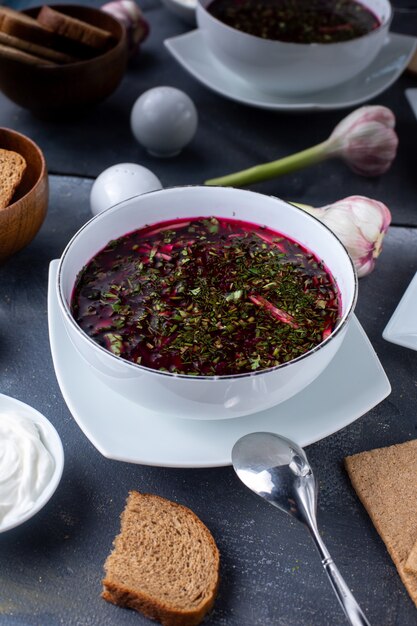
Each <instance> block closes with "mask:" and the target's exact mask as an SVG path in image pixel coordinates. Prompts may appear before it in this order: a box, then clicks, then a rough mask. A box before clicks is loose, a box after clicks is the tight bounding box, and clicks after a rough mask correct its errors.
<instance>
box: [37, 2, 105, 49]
mask: <svg viewBox="0 0 417 626" xmlns="http://www.w3.org/2000/svg"><path fill="white" fill-rule="evenodd" d="M36 19H37V21H38V22H39V24H41V26H44V27H45V28H47V29H48V30H50V31H52V32H54V33H57V34H58V35H61V36H62V37H68V38H69V39H71V40H75V41H77V42H79V43H81V44H82V45H85V46H89V47H90V48H94V49H95V50H97V51H103V50H107V49H109V48H110V47H111V46H112V45H113V43H114V36H113V34H112V33H109V32H108V31H107V30H104V29H103V28H99V27H98V26H93V25H92V24H87V22H82V21H81V20H78V19H77V18H75V17H70V16H69V15H65V14H64V13H60V12H59V11H56V10H55V9H53V8H51V7H49V6H46V5H45V6H43V7H42V8H41V10H40V11H39V14H38V16H37V18H36Z"/></svg>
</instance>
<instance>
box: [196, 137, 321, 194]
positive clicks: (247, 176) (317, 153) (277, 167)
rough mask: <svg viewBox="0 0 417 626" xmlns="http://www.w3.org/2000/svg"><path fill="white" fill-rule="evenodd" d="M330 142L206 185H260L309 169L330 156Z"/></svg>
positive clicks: (208, 181)
mask: <svg viewBox="0 0 417 626" xmlns="http://www.w3.org/2000/svg"><path fill="white" fill-rule="evenodd" d="M329 145H330V144H329V141H328V140H327V141H323V142H322V143H319V144H317V145H316V146H313V147H312V148H307V149H306V150H302V151H301V152H297V153H296V154H292V155H290V156H287V157H284V158H283V159H278V160H277V161H271V162H270V163H262V164H261V165H256V166H255V167H250V168H249V169H247V170H242V171H240V172H235V173H234V174H228V175H227V176H221V177H220V178H211V179H210V180H206V181H205V183H204V184H205V185H220V186H223V187H229V186H240V185H250V184H252V183H260V182H261V181H263V180H268V179H270V178H275V177H277V176H282V175H283V174H289V173H290V172H294V171H296V170H299V169H302V168H303V167H307V166H308V165H314V164H315V163H320V161H324V160H325V159H326V158H327V157H328V156H329Z"/></svg>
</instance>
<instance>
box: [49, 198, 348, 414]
mask: <svg viewBox="0 0 417 626" xmlns="http://www.w3.org/2000/svg"><path fill="white" fill-rule="evenodd" d="M196 206H198V214H199V215H200V216H206V217H209V216H210V215H213V214H215V215H219V216H220V217H226V218H237V219H240V220H244V221H248V222H251V221H253V218H254V215H256V216H257V221H258V222H260V223H261V224H266V225H268V226H269V227H271V228H272V229H275V230H279V232H282V233H284V234H286V235H288V236H289V237H292V238H294V239H295V240H297V241H298V242H300V243H301V244H302V245H303V246H305V247H306V248H307V249H308V250H311V251H312V252H313V253H315V254H316V255H317V256H318V257H319V258H320V259H322V260H323V262H324V263H325V264H326V265H327V269H328V270H329V271H330V272H331V274H332V275H333V276H334V278H335V280H336V282H337V284H338V289H339V291H340V295H341V302H342V311H341V315H340V320H339V322H338V324H337V326H336V327H335V329H334V330H333V332H332V333H331V334H330V336H329V337H327V338H326V339H324V340H323V341H322V342H321V343H320V344H318V345H316V346H315V347H313V348H312V349H311V350H309V351H308V352H305V353H304V354H301V355H299V356H298V357H297V358H295V359H293V360H291V361H290V362H288V363H282V364H280V365H278V366H275V367H271V368H269V369H265V370H260V371H254V372H245V373H241V374H235V375H231V374H229V375H227V374H226V375H222V376H187V375H183V374H172V373H170V372H163V371H160V370H153V369H150V368H147V367H144V366H143V365H141V364H135V363H132V362H129V361H126V360H124V359H123V358H121V357H119V356H117V355H114V354H112V353H111V352H109V351H108V350H106V349H105V348H104V347H102V346H100V345H98V344H97V343H96V342H94V341H93V340H92V339H91V338H90V337H88V335H87V334H86V333H84V332H83V331H81V330H80V327H79V326H78V325H77V323H76V322H75V320H74V318H73V316H72V314H71V311H70V305H69V302H70V299H71V294H72V291H73V287H74V284H75V281H76V279H77V275H78V274H79V272H80V270H81V268H82V267H83V266H84V265H85V264H86V263H88V262H89V261H90V259H91V258H92V257H93V256H94V254H96V253H97V251H98V250H100V249H101V248H102V247H104V246H105V245H107V243H108V241H110V240H111V239H115V238H117V237H120V236H123V235H124V234H125V233H127V232H131V231H132V230H135V229H137V228H138V227H140V226H141V225H143V224H151V223H155V221H163V220H165V219H173V218H175V217H181V218H184V219H188V218H194V217H195V212H196ZM237 207H238V209H237ZM155 216H157V218H156V217H155ZM57 294H58V302H59V305H60V308H61V311H62V313H63V320H64V324H65V328H66V330H67V332H68V335H69V337H70V339H71V341H72V343H73V344H74V345H75V347H76V348H77V350H78V351H79V353H80V354H81V355H82V356H83V357H84V358H85V360H86V361H87V363H88V364H89V365H90V366H91V367H93V368H95V371H96V374H97V376H100V377H101V379H102V380H103V382H105V383H106V385H107V386H109V387H112V388H113V389H114V390H115V391H117V392H118V393H120V394H122V395H123V396H124V397H127V398H130V399H131V400H133V401H135V402H139V403H140V404H142V405H143V406H146V407H148V408H149V409H151V410H154V411H160V412H162V413H167V414H171V415H172V416H173V417H181V418H184V417H187V418H189V419H196V420H204V419H210V420H212V419H223V418H235V417H239V416H242V415H249V414H251V413H256V412H258V411H259V410H262V409H267V408H269V407H272V406H275V405H276V404H278V403H280V402H283V401H285V400H286V399H288V398H289V397H291V396H292V395H294V394H295V393H298V391H299V390H300V389H301V388H304V387H306V386H307V385H309V384H310V383H311V382H312V381H313V380H314V379H315V378H316V377H317V376H318V375H319V374H320V372H321V371H323V369H324V368H325V367H326V366H327V365H328V363H329V362H330V360H331V359H332V358H333V357H334V355H335V354H336V352H337V350H338V349H339V347H340V345H341V344H342V341H343V339H344V337H345V334H346V331H347V327H348V324H349V321H350V317H351V313H352V311H353V309H354V306H355V303H356V298H357V276H356V272H355V270H354V266H353V264H352V260H351V258H350V257H349V255H348V253H347V251H346V249H345V247H344V246H343V244H342V243H341V242H340V240H339V239H337V237H335V235H334V233H333V232H332V231H331V230H329V229H328V228H327V227H326V226H325V225H323V224H322V223H321V222H319V221H318V220H316V219H315V218H314V217H312V216H310V215H308V214H306V213H305V212H304V211H302V210H301V209H298V208H297V207H294V206H293V205H290V204H288V203H286V202H284V201H283V200H280V199H279V198H276V197H272V196H265V195H263V194H259V193H255V192H253V191H248V190H242V189H237V188H230V187H229V188H228V187H226V188H223V187H201V186H187V187H171V188H169V189H164V190H161V191H157V192H152V193H149V194H143V195H140V196H137V197H134V198H131V199H129V200H126V201H124V202H122V203H120V204H118V205H116V206H114V207H112V208H110V209H108V210H107V211H104V212H102V213H100V214H99V215H97V216H95V217H94V218H92V219H91V220H90V221H89V222H87V223H86V224H85V225H84V226H83V227H82V228H81V229H80V230H79V231H78V232H77V233H76V234H75V235H74V237H73V238H72V240H71V241H70V242H69V243H68V245H67V247H66V248H65V250H64V252H63V254H62V256H61V260H60V265H59V269H58V278H57Z"/></svg>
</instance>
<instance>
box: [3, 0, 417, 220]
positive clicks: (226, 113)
mask: <svg viewBox="0 0 417 626" xmlns="http://www.w3.org/2000/svg"><path fill="white" fill-rule="evenodd" d="M6 4H9V5H11V6H14V7H16V8H19V9H20V8H26V7H29V6H34V5H39V4H41V2H40V0H31V1H25V0H9V1H8V2H6ZM50 4H56V2H50ZM79 4H80V3H79ZM81 4H82V2H81ZM90 4H92V5H96V6H99V5H100V4H102V3H101V2H100V0H94V1H91V2H90ZM139 4H140V5H141V6H143V7H144V9H145V14H146V18H147V19H148V20H149V23H150V26H151V34H150V37H149V39H148V40H147V41H146V42H145V44H144V45H143V49H142V53H141V54H140V55H139V56H138V57H137V59H136V60H135V61H134V62H133V63H132V64H131V65H130V67H129V70H128V72H127V74H126V76H125V78H124V80H123V82H122V84H121V85H120V86H119V88H118V89H117V91H116V92H115V93H114V94H113V95H112V96H111V97H110V98H109V99H108V100H107V101H106V102H104V103H102V104H101V105H99V106H97V107H96V108H95V109H94V110H92V111H91V112H90V113H89V114H88V115H86V116H85V117H83V118H79V119H75V120H68V119H66V120H62V121H60V122H50V121H48V122H46V121H42V120H37V119H35V118H34V117H33V116H32V114H31V113H30V112H28V111H25V110H24V109H21V108H20V107H18V106H16V105H14V104H13V103H12V102H10V101H9V100H8V99H6V98H5V97H4V96H3V95H2V94H0V126H9V127H11V128H14V129H16V130H19V131H21V132H23V133H25V134H28V135H29V136H30V137H32V139H34V140H35V141H36V142H37V143H39V145H40V146H41V148H42V149H43V150H44V152H45V155H46V158H47V161H48V166H49V170H50V171H51V172H52V173H58V174H76V175H83V176H97V175H98V174H99V173H100V172H101V171H102V170H103V169H105V168H106V167H109V166H110V165H113V164H114V163H120V162H126V161H132V162H137V163H140V164H142V165H145V166H146V167H149V168H150V169H151V170H154V171H155V174H156V175H157V176H158V178H159V179H160V180H161V181H162V184H163V185H164V186H165V187H167V186H171V185H179V184H196V183H200V182H202V181H203V180H205V179H208V178H213V177H214V176H220V175H222V174H226V173H228V172H233V171H236V170H240V169H242V168H246V167H250V166H252V165H255V164H257V163H262V162H264V161H270V160H273V159H277V158H279V157H283V156H286V155H289V154H292V153H293V152H295V151H297V150H302V149H304V148H307V147H309V146H312V145H314V144H316V143H319V142H321V141H323V140H324V139H326V138H327V136H328V135H329V134H330V132H331V131H332V130H333V128H334V126H335V125H336V124H337V123H338V122H339V121H340V120H341V119H342V118H343V117H344V115H346V113H348V112H349V110H347V111H333V112H327V113H307V114H304V115H291V114H277V113H273V112H268V111H258V110H256V109H252V108H250V107H246V106H243V105H240V104H238V103H235V102H231V101H229V100H226V99H223V98H221V97H219V96H218V95H216V94H214V93H212V92H211V91H209V90H208V89H206V88H205V87H204V86H202V85H200V84H199V83H198V82H197V81H195V80H194V79H193V78H191V77H190V76H189V75H188V74H187V73H186V72H185V70H183V69H182V68H181V67H180V66H179V65H178V64H177V63H176V61H175V60H174V59H173V58H172V57H171V56H170V55H169V53H168V51H167V50H166V49H165V48H164V46H163V43H162V42H163V40H164V39H166V38H167V37H173V36H175V35H178V34H181V33H184V32H186V31H187V30H188V29H189V26H187V25H185V24H184V23H183V22H181V21H180V20H179V18H177V17H176V16H174V15H172V14H171V13H168V12H167V10H166V9H165V8H163V7H162V6H161V5H160V4H159V3H158V0H145V1H144V2H139ZM395 4H396V5H398V6H400V7H401V6H404V7H405V6H411V7H413V5H414V6H415V8H416V9H417V3H416V1H415V0H397V1H396V2H395ZM392 28H393V30H395V31H397V32H403V33H406V34H413V35H417V13H410V14H409V13H398V14H396V16H395V18H394V22H393V27H392ZM158 85H171V86H173V87H178V88H179V89H183V90H184V91H185V92H186V93H187V94H188V95H189V96H190V97H191V98H192V100H193V101H194V103H195V105H196V107H197V110H198V113H199V128H198V130H197V133H196V136H195V138H194V140H193V141H192V142H191V144H190V145H189V146H188V148H187V149H186V150H184V152H183V153H182V154H181V155H180V156H179V157H178V158H176V159H175V160H171V159H165V160H163V159H157V158H154V157H151V156H149V155H148V154H147V152H146V151H145V150H144V149H143V148H142V147H140V146H139V145H138V144H137V143H136V141H135V139H134V138H133V135H132V134H131V132H130V125H129V118H130V111H131V108H132V106H133V104H134V102H135V100H136V99H137V98H138V97H139V96H140V95H141V94H142V93H143V92H144V91H145V90H147V89H149V88H151V87H155V86H158ZM416 86H417V78H415V77H411V76H408V75H403V76H402V77H401V78H400V80H399V81H398V82H397V83H396V84H395V85H394V86H392V87H391V88H390V89H389V90H388V91H386V92H385V93H383V94H381V95H380V96H379V97H378V98H376V99H375V100H374V101H373V103H375V104H383V105H386V106H389V107H391V108H392V109H393V110H394V111H395V113H396V115H397V118H398V124H397V131H398V135H399V138H400V149H399V152H398V156H397V159H396V161H395V163H394V165H393V167H392V169H391V170H390V172H389V173H387V174H386V175H385V176H383V177H381V178H376V179H367V178H363V177H359V176H357V175H355V174H353V173H352V172H351V171H350V170H349V169H348V168H347V166H346V165H345V164H344V163H342V162H338V161H332V162H328V163H326V164H321V165H317V166H315V167H312V168H310V169H308V170H305V171H303V172H299V173H294V174H290V175H288V176H285V177H283V178H282V179H278V180H276V181H271V182H268V183H263V184H262V185H257V186H256V187H254V188H256V189H258V190H259V191H263V192H265V193H269V194H273V195H277V196H280V197H283V198H287V199H292V200H296V201H298V202H304V203H307V204H312V205H314V206H321V205H324V204H328V203H330V202H333V201H334V200H336V199H338V198H340V197H341V196H340V195H339V194H340V188H341V185H342V187H343V190H344V192H345V195H350V194H361V195H365V196H369V197H371V198H377V199H379V200H381V201H383V202H385V203H386V204H388V206H389V207H390V208H391V210H392V212H393V215H394V220H395V222H396V223H397V224H401V225H407V226H409V225H417V210H416V206H415V193H414V194H411V193H409V191H410V189H414V191H415V183H414V181H415V157H413V155H414V153H415V142H416V138H417V124H416V120H415V118H414V116H413V113H412V111H411V108H410V106H409V104H408V102H407V101H406V98H405V96H404V90H405V89H406V88H410V87H416Z"/></svg>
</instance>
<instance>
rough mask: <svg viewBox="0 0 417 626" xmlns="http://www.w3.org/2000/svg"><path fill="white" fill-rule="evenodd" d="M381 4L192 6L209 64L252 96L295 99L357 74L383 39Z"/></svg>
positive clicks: (286, 0)
mask: <svg viewBox="0 0 417 626" xmlns="http://www.w3.org/2000/svg"><path fill="white" fill-rule="evenodd" d="M391 19H392V9H391V5H390V3H389V2H388V0H360V2H358V0H198V3H197V23H198V26H199V28H200V29H201V32H202V34H203V37H204V39H205V41H206V44H207V46H208V48H209V50H210V51H211V53H212V55H213V57H214V60H217V62H220V63H221V64H222V65H223V66H224V67H226V68H227V69H229V70H231V71H232V72H233V73H234V74H235V76H237V77H238V78H240V79H242V80H244V81H246V82H249V83H250V84H251V85H253V86H255V87H256V88H258V89H260V90H262V91H265V92H271V93H277V94H284V95H302V94H307V93H312V92H315V91H319V90H323V89H328V88H331V87H335V86H336V85H340V84H342V83H344V82H346V81H348V80H349V79H351V78H353V77H354V76H356V75H357V74H359V73H360V72H361V71H362V70H364V69H365V68H366V67H367V66H368V65H370V64H371V63H372V61H373V60H374V59H375V57H376V56H377V54H378V52H379V51H380V49H381V47H382V46H383V44H384V42H385V41H386V39H387V36H388V30H389V26H390V23H391Z"/></svg>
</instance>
